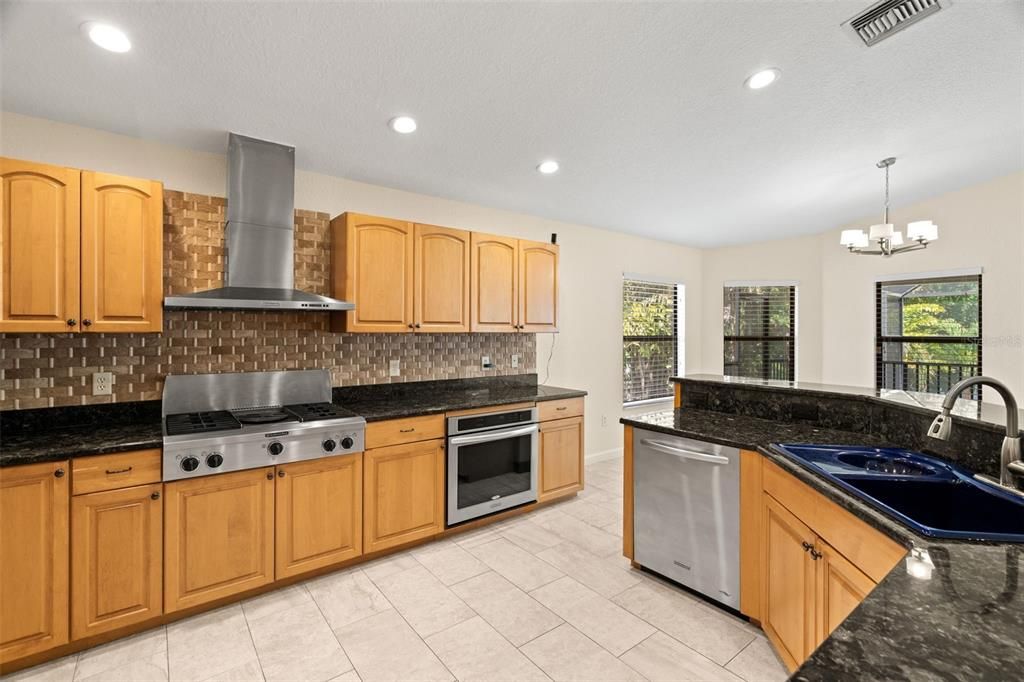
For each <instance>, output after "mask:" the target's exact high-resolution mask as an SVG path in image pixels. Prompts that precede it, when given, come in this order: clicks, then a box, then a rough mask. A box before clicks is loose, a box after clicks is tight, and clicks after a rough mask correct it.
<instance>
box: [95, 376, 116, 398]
mask: <svg viewBox="0 0 1024 682" xmlns="http://www.w3.org/2000/svg"><path fill="white" fill-rule="evenodd" d="M113 383H114V375H113V374H111V373H110V372H94V373H93V375H92V394H93V395H110V394H111V392H112V391H113Z"/></svg>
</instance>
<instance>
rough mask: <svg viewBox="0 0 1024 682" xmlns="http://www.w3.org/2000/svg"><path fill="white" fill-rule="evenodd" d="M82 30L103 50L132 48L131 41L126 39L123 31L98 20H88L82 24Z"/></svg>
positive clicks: (118, 50) (123, 50)
mask: <svg viewBox="0 0 1024 682" xmlns="http://www.w3.org/2000/svg"><path fill="white" fill-rule="evenodd" d="M82 32H83V33H85V35H86V36H88V37H89V40H91V41H92V42H94V43H96V44H97V45H99V46H100V47H102V48H103V49H104V50H110V51H111V52H127V51H128V50H130V49H132V41H130V40H128V36H126V35H125V34H124V31H122V30H121V29H119V28H117V27H116V26H111V25H110V24H104V23H102V22H99V21H88V22H86V23H84V24H82Z"/></svg>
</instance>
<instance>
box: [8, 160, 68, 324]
mask: <svg viewBox="0 0 1024 682" xmlns="http://www.w3.org/2000/svg"><path fill="white" fill-rule="evenodd" d="M79 175H80V173H79V171H78V170H76V169H73V168H62V167H60V166H48V165H44V164H41V163H31V162H29V161H19V160H16V159H3V158H0V179H2V183H3V189H2V192H0V332H42V333H55V332H69V331H70V332H73V331H78V330H79V314H78V303H79V295H78V285H79V276H78V263H79V190H80V188H79Z"/></svg>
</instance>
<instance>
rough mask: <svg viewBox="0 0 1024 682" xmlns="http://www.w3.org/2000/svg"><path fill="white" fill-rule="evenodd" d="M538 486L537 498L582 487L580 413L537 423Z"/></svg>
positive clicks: (574, 490)
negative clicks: (570, 416)
mask: <svg viewBox="0 0 1024 682" xmlns="http://www.w3.org/2000/svg"><path fill="white" fill-rule="evenodd" d="M538 486H539V488H540V490H539V491H538V496H537V497H538V499H539V500H540V501H541V502H543V501H544V500H549V499H552V498H555V497H561V496H562V495H569V494H571V493H574V492H576V491H577V490H582V489H583V417H572V418H570V419H558V420H555V421H550V422H542V423H541V425H540V480H539V482H538Z"/></svg>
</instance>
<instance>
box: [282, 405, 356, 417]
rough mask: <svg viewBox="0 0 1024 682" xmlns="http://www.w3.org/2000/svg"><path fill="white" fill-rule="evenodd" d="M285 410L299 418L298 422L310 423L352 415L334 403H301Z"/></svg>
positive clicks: (289, 406) (288, 406) (287, 406)
mask: <svg viewBox="0 0 1024 682" xmlns="http://www.w3.org/2000/svg"><path fill="white" fill-rule="evenodd" d="M285 409H286V410H288V411H289V412H291V413H292V414H294V415H295V416H296V417H298V418H299V420H300V421H304V422H312V421H319V420H321V419H342V418H345V417H351V416H352V413H351V412H349V411H348V410H346V409H345V408H343V407H338V406H337V405H335V404H334V403H301V404H299V405H286V406H285Z"/></svg>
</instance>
